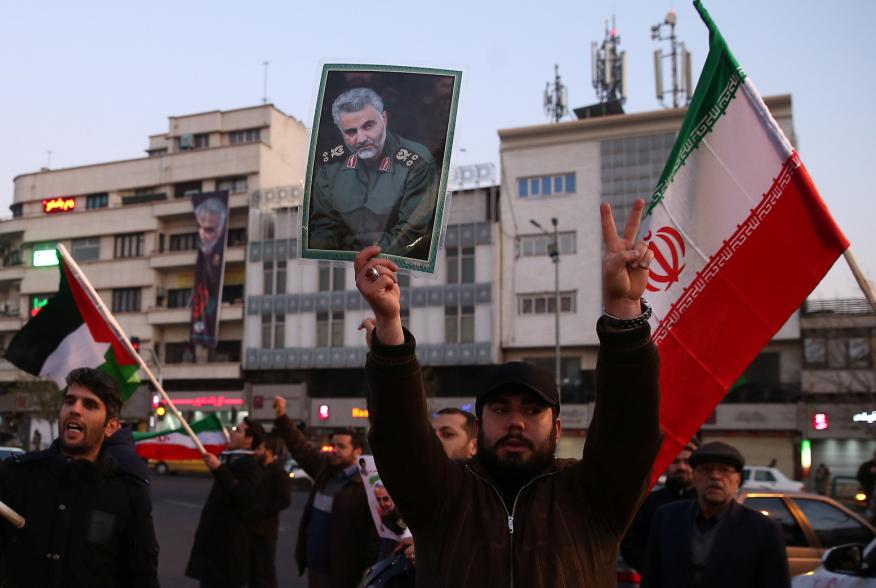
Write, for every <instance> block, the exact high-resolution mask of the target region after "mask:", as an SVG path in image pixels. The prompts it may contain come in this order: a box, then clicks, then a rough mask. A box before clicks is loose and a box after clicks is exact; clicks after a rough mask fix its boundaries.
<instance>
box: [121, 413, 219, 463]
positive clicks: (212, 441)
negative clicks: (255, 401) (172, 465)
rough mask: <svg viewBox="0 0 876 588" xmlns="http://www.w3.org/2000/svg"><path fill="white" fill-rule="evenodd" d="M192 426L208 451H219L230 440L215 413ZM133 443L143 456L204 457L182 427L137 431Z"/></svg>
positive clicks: (162, 458) (167, 459) (192, 458)
mask: <svg viewBox="0 0 876 588" xmlns="http://www.w3.org/2000/svg"><path fill="white" fill-rule="evenodd" d="M191 427H192V431H194V432H195V435H197V436H198V439H200V440H201V443H202V444H203V445H204V449H206V450H207V452H208V453H212V454H213V455H219V454H220V453H222V451H224V450H225V445H226V444H227V439H226V438H225V433H224V430H225V428H224V427H223V426H222V421H220V420H219V417H218V416H217V415H216V414H211V415H210V416H208V417H206V418H203V419H201V420H199V421H195V422H193V423H191ZM134 443H135V444H136V447H137V455H139V456H140V457H142V458H143V459H154V460H155V461H175V460H200V459H201V452H200V451H199V450H198V448H197V447H195V442H194V441H193V440H192V438H191V437H189V435H188V433H186V431H185V429H183V428H182V427H180V428H178V429H171V430H169V431H157V432H155V433H134Z"/></svg>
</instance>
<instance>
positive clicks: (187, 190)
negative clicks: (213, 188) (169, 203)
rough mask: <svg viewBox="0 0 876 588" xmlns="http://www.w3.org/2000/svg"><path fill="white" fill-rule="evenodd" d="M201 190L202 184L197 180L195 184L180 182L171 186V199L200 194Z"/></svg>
mask: <svg viewBox="0 0 876 588" xmlns="http://www.w3.org/2000/svg"><path fill="white" fill-rule="evenodd" d="M202 188H203V183H202V182H201V181H200V180H198V181H196V182H180V183H178V184H174V185H173V197H174V198H185V197H186V196H191V195H192V194H200V193H201V190H202Z"/></svg>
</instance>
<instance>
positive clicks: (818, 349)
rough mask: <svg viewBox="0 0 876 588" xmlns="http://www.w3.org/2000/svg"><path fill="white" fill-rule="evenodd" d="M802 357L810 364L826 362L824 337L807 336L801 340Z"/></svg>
mask: <svg viewBox="0 0 876 588" xmlns="http://www.w3.org/2000/svg"><path fill="white" fill-rule="evenodd" d="M803 359H804V361H805V362H806V363H807V364H808V365H810V366H814V365H824V364H826V363H827V340H826V339H825V338H824V337H809V338H806V339H804V340H803Z"/></svg>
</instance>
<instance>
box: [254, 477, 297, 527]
mask: <svg viewBox="0 0 876 588" xmlns="http://www.w3.org/2000/svg"><path fill="white" fill-rule="evenodd" d="M261 467H262V474H263V475H262V481H261V482H260V483H259V485H258V488H256V501H255V508H254V514H255V517H254V520H253V524H252V531H253V533H257V534H259V535H267V536H269V537H274V538H276V537H277V531H278V529H279V526H280V511H283V510H286V509H287V508H289V503H290V501H291V492H292V489H291V482H290V480H289V472H287V471H286V468H284V467H283V464H281V463H280V462H278V461H274V462H273V463H271V464H270V465H266V466H261Z"/></svg>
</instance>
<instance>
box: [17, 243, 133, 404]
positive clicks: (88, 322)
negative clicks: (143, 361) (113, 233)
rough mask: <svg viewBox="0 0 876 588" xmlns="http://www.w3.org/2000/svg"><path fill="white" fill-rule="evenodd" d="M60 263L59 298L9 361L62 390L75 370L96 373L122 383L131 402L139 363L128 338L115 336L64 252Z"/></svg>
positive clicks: (26, 330) (32, 324)
mask: <svg viewBox="0 0 876 588" xmlns="http://www.w3.org/2000/svg"><path fill="white" fill-rule="evenodd" d="M58 259H59V266H58V267H59V269H60V273H61V280H60V284H59V285H58V293H57V294H56V295H55V296H54V297H53V298H52V299H51V300H49V302H48V303H47V304H46V305H45V306H44V307H43V308H42V310H40V312H39V313H38V314H37V315H36V316H35V317H33V318H32V319H30V320H29V321H28V322H27V324H25V325H24V327H23V328H22V329H21V330H20V331H19V332H18V333H17V334H16V335H15V337H14V338H13V339H12V342H11V343H10V344H9V348H8V349H7V351H6V359H7V360H9V361H10V362H11V363H12V364H14V365H15V366H17V367H19V368H20V369H22V370H24V371H26V372H27V373H29V374H33V375H35V376H42V377H45V378H48V379H51V380H54V382H55V383H56V384H57V385H58V388H61V389H63V388H64V386H65V385H66V383H65V377H66V376H67V374H68V373H70V371H71V370H73V369H75V368H80V367H92V368H97V369H99V370H102V371H104V372H106V373H108V374H109V375H110V376H112V377H113V378H114V379H115V380H116V381H117V382H118V383H119V390H120V391H121V394H122V400H127V399H128V398H129V397H130V396H131V394H133V393H134V390H136V389H137V386H138V385H139V384H140V378H139V376H138V375H137V370H138V369H139V367H140V363H139V362H138V361H137V358H136V357H134V356H133V355H131V354H130V353H129V352H128V350H127V348H126V347H125V346H124V344H123V343H122V342H121V341H120V339H119V337H124V334H123V333H119V334H118V335H116V334H115V332H114V330H113V329H112V328H111V327H110V325H109V323H108V322H107V320H106V319H105V318H104V315H103V314H102V313H101V311H100V309H99V308H98V306H97V304H96V303H95V301H94V300H93V299H92V298H91V296H90V295H89V289H88V288H86V287H85V285H83V284H82V283H81V282H80V281H79V280H77V278H76V275H75V274H74V272H73V271H72V270H71V268H70V266H69V264H68V263H67V261H66V260H65V258H64V256H63V255H62V254H61V252H60V251H59V252H58ZM74 263H75V262H74Z"/></svg>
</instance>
